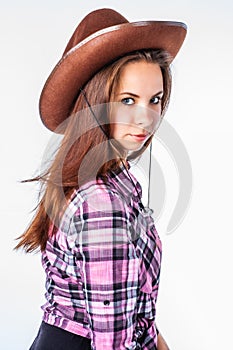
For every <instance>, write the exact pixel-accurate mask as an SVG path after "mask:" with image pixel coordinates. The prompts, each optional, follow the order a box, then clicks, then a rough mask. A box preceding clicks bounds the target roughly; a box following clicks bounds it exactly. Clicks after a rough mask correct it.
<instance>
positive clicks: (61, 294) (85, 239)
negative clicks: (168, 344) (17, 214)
mask: <svg viewBox="0 0 233 350" xmlns="http://www.w3.org/2000/svg"><path fill="white" fill-rule="evenodd" d="M131 177H132V180H133V182H134V185H133V184H132V181H131V180H130V179H129V176H128V174H127V172H126V170H124V169H123V170H122V169H121V170H120V171H119V172H118V173H117V174H111V175H109V177H108V181H107V183H106V182H105V183H104V182H103V181H101V180H99V181H95V182H94V181H93V182H89V183H88V184H86V185H84V186H82V187H81V188H79V190H77V191H76V192H75V194H74V195H73V197H72V198H71V200H70V202H69V205H68V207H67V209H66V211H65V213H64V215H63V217H62V220H61V223H60V227H59V229H58V232H57V233H56V235H54V236H52V237H51V238H50V239H49V240H48V242H47V246H46V250H45V251H44V252H43V253H42V264H43V267H44V269H45V272H46V294H45V295H46V299H47V302H46V304H45V305H44V306H42V309H43V311H44V316H43V320H44V321H45V322H47V323H49V324H51V325H54V326H57V327H60V328H63V329H65V330H67V331H69V332H72V333H75V334H79V335H81V336H84V337H87V338H90V339H91V348H92V350H113V349H114V350H121V349H122V350H123V349H124V350H125V349H128V350H133V349H143V350H151V349H153V350H155V349H157V347H156V344H157V333H156V326H155V315H156V307H155V306H156V299H157V293H158V286H159V274H160V263H161V241H160V239H159V237H158V234H157V232H156V229H155V227H154V223H153V219H152V218H151V216H150V215H149V213H147V212H144V211H143V210H141V209H140V207H139V202H140V197H141V187H140V185H139V183H138V182H137V181H136V179H135V178H134V177H133V176H132V175H131ZM135 187H136V188H137V190H136V188H135Z"/></svg>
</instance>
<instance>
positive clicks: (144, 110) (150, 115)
mask: <svg viewBox="0 0 233 350" xmlns="http://www.w3.org/2000/svg"><path fill="white" fill-rule="evenodd" d="M154 114H155V111H153V110H152V109H150V108H148V107H146V106H142V105H140V106H139V105H138V106H135V111H134V117H135V124H137V125H141V126H142V127H144V128H146V127H149V126H151V125H152V124H153V121H154Z"/></svg>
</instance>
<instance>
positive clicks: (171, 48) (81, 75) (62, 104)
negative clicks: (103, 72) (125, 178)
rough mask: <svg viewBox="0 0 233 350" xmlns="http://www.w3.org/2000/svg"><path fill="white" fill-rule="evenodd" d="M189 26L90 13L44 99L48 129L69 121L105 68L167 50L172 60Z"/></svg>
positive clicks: (109, 11) (104, 11)
mask: <svg viewBox="0 0 233 350" xmlns="http://www.w3.org/2000/svg"><path fill="white" fill-rule="evenodd" d="M186 29H187V28H186V25H185V24H184V23H181V22H172V21H140V22H133V23H130V22H128V21H127V19H125V18H124V17H123V16H122V15H121V14H119V13H118V12H116V11H114V10H112V9H99V10H96V11H93V12H91V13H89V14H88V15H87V16H86V17H85V18H84V19H83V20H82V21H81V22H80V24H79V25H78V27H77V28H76V29H75V31H74V33H73V35H72V37H71V38H70V40H69V42H68V44H67V46H66V49H65V51H64V53H63V56H62V58H61V59H60V61H59V62H58V64H57V65H56V66H55V68H54V69H53V71H52V73H51V74H50V76H49V77H48V79H47V81H46V83H45V85H44V88H43V90H42V93H41V97H40V115H41V119H42V121H43V123H44V125H45V126H46V127H47V128H48V129H50V130H52V131H54V130H55V129H56V128H57V127H58V126H59V125H60V124H61V123H62V122H63V121H64V120H65V119H66V118H67V117H69V115H70V113H71V110H72V107H73V104H74V102H75V100H76V98H77V96H78V94H79V89H80V88H81V87H82V86H83V85H84V84H85V83H86V82H87V81H88V80H89V79H90V78H91V77H92V76H93V75H94V74H95V73H96V72H97V71H98V70H100V69H101V68H102V67H103V66H104V65H106V64H108V63H110V62H111V61H113V60H115V59H116V58H118V57H120V56H122V55H125V54H127V53H129V52H132V51H136V50H141V49H156V48H160V49H164V50H166V51H168V53H169V54H170V56H171V61H172V59H173V58H174V57H175V56H176V54H177V53H178V51H179V49H180V47H181V45H182V43H183V41H184V39H185V35H186Z"/></svg>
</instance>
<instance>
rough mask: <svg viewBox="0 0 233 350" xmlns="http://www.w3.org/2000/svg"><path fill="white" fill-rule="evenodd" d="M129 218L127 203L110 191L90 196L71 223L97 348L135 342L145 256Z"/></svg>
mask: <svg viewBox="0 0 233 350" xmlns="http://www.w3.org/2000/svg"><path fill="white" fill-rule="evenodd" d="M83 199H84V198H83ZM128 224H129V223H128V213H127V208H126V207H125V203H124V202H123V201H122V199H121V198H119V197H118V196H117V195H115V196H114V195H111V196H110V195H109V194H107V193H104V191H103V193H100V191H99V192H98V193H97V191H92V193H91V194H88V197H87V196H85V199H84V200H83V201H82V204H81V205H80V207H79V208H78V210H77V212H76V214H75V215H74V217H73V223H72V224H71V226H72V228H71V234H70V236H69V240H71V239H73V240H74V241H75V246H73V249H72V250H73V252H74V254H75V256H76V262H77V267H78V269H79V268H80V272H81V276H82V282H83V292H84V301H85V307H86V311H87V317H88V321H89V322H88V323H89V327H90V329H91V336H92V345H93V346H94V347H95V349H96V350H116V349H119V350H120V349H126V348H130V346H132V344H133V343H132V342H133V337H134V329H135V305H136V304H137V292H138V269H139V261H138V258H137V255H136V254H135V248H134V245H133V244H132V243H131V242H130V240H129V239H128V235H129V227H128ZM74 241H73V242H74ZM71 244H72V242H71V241H70V246H71Z"/></svg>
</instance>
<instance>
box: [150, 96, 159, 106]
mask: <svg viewBox="0 0 233 350" xmlns="http://www.w3.org/2000/svg"><path fill="white" fill-rule="evenodd" d="M160 101H161V97H159V96H154V97H152V99H151V100H150V103H152V104H154V105H157V104H158V103H159V102H160Z"/></svg>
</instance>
